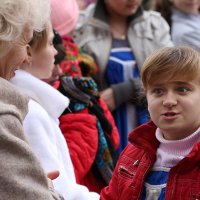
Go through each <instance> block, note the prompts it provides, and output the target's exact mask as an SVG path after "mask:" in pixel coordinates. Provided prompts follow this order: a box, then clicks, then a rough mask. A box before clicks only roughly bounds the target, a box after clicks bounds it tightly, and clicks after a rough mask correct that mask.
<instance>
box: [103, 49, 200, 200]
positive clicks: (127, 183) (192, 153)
mask: <svg viewBox="0 0 200 200" xmlns="http://www.w3.org/2000/svg"><path fill="white" fill-rule="evenodd" d="M199 77H200V56H199V53H198V52H196V51H195V50H193V49H191V48H189V47H171V48H163V49H160V50H158V51H156V52H155V53H153V54H152V55H151V56H149V57H148V58H147V59H146V61H145V63H144V65H143V67H142V71H141V78H142V83H143V86H144V89H145V92H146V97H147V102H148V110H149V113H150V116H151V119H152V121H153V122H149V123H147V124H144V125H142V126H140V127H138V128H136V129H135V130H134V131H133V132H132V133H131V134H130V135H129V141H130V144H129V145H128V146H127V148H126V149H125V150H124V151H123V152H122V154H121V156H120V158H119V160H118V163H117V165H116V168H115V171H114V174H113V177H112V179H111V181H110V183H109V186H108V187H106V188H105V189H103V190H102V192H101V199H102V200H104V199H106V200H119V199H120V200H122V199H123V200H129V199H131V200H137V199H140V200H144V199H153V200H157V199H159V200H162V199H165V200H180V199H181V200H189V199H200V192H199V191H200V165H199V163H200V152H199V151H200V150H199V149H200V142H199V141H200V107H199V102H200V78H199Z"/></svg>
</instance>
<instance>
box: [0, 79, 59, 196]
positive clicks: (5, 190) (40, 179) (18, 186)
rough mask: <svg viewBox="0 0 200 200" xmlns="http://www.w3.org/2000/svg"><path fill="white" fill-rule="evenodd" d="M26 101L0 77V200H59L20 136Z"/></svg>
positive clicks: (22, 136)
mask: <svg viewBox="0 0 200 200" xmlns="http://www.w3.org/2000/svg"><path fill="white" fill-rule="evenodd" d="M27 105H28V99H27V98H25V97H24V96H22V95H21V94H20V93H19V92H17V91H16V88H15V87H14V86H13V85H11V84H10V83H9V82H8V81H6V80H4V79H2V78H0V159H1V162H0V200H53V199H54V200H59V197H58V196H57V194H55V193H54V191H53V190H52V189H51V188H48V184H47V178H46V175H45V174H44V172H43V170H42V168H41V166H40V163H39V162H38V160H37V159H36V157H35V155H34V154H33V152H32V150H31V148H30V146H29V145H28V143H27V142H26V140H25V138H24V134H23V129H22V128H23V127H22V122H23V119H24V117H25V115H26V113H27Z"/></svg>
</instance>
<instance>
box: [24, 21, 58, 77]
mask: <svg viewBox="0 0 200 200" xmlns="http://www.w3.org/2000/svg"><path fill="white" fill-rule="evenodd" d="M53 37H54V34H53V29H52V26H51V25H50V24H49V27H48V29H47V44H46V45H45V46H44V47H42V48H41V49H39V50H34V49H32V55H31V56H32V61H31V66H28V67H27V68H24V70H26V71H28V72H29V73H31V74H32V75H33V76H35V77H37V78H39V79H48V78H49V77H51V75H52V73H53V69H54V61H55V58H54V57H55V55H56V54H57V50H56V49H55V48H54V45H53ZM30 48H31V47H30Z"/></svg>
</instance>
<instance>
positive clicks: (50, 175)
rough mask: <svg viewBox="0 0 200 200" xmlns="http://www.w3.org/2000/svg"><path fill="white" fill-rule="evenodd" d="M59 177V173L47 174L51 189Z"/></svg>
mask: <svg viewBox="0 0 200 200" xmlns="http://www.w3.org/2000/svg"><path fill="white" fill-rule="evenodd" d="M59 175H60V172H59V171H51V172H48V173H47V177H48V185H49V187H52V188H54V186H53V182H52V180H54V179H56V178H58V176H59Z"/></svg>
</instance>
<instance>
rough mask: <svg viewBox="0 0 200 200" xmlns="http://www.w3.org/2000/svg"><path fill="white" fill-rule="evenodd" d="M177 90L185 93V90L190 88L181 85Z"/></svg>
mask: <svg viewBox="0 0 200 200" xmlns="http://www.w3.org/2000/svg"><path fill="white" fill-rule="evenodd" d="M177 90H178V91H179V92H182V93H185V92H188V91H189V90H190V89H189V88H187V87H179V88H178V89H177Z"/></svg>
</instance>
